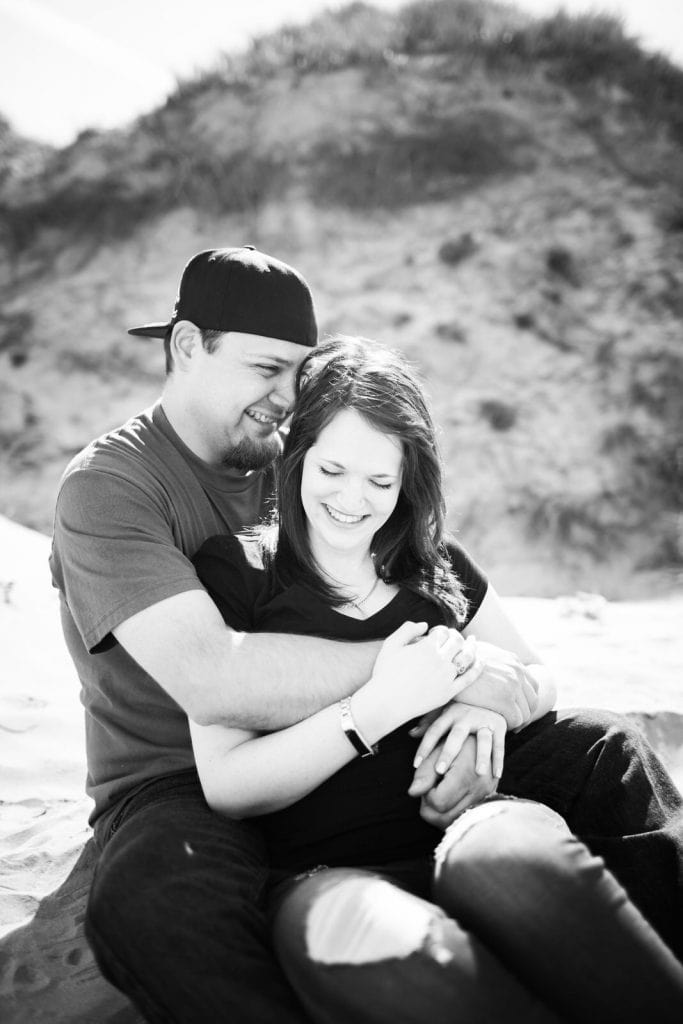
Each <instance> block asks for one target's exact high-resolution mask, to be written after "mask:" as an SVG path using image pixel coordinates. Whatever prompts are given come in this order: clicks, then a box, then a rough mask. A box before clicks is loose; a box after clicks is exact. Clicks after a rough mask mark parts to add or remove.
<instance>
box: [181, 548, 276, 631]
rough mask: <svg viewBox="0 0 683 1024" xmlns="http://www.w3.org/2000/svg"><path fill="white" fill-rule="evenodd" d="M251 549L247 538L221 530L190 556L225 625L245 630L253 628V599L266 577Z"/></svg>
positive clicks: (256, 596) (255, 599)
mask: <svg viewBox="0 0 683 1024" xmlns="http://www.w3.org/2000/svg"><path fill="white" fill-rule="evenodd" d="M247 545H248V549H249V551H250V554H251V559H250V558H249V557H248V556H247V547H246V546H247ZM253 549H254V544H253V543H250V542H249V541H246V542H245V541H243V540H240V538H239V537H236V536H233V535H232V534H220V535H217V536H215V537H209V539H208V540H206V541H205V542H204V543H203V544H202V546H201V547H200V549H199V551H198V552H197V553H196V555H195V556H194V558H193V562H194V565H195V568H196V570H197V575H198V576H199V579H200V580H201V581H202V583H203V584H204V586H205V587H206V589H207V590H208V592H209V595H210V596H211V598H212V600H213V601H214V603H215V604H216V606H217V607H218V610H219V611H220V613H221V615H222V616H223V619H224V620H225V622H226V623H227V625H228V626H230V627H231V628H232V629H236V630H244V631H246V632H248V631H250V630H252V629H253V628H254V608H255V603H256V601H257V600H258V595H259V592H260V591H261V589H262V587H263V584H264V579H265V572H264V570H263V568H262V567H261V566H260V565H259V564H258V562H259V559H258V558H255V557H254V556H255V551H254V550H253Z"/></svg>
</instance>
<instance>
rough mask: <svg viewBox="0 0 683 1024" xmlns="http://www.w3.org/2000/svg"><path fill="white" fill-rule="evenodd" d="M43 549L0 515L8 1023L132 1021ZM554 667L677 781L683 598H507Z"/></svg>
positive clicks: (1, 882) (682, 758)
mask: <svg viewBox="0 0 683 1024" xmlns="http://www.w3.org/2000/svg"><path fill="white" fill-rule="evenodd" d="M48 553H49V540H48V538H47V537H45V536H43V535H42V534H38V533H35V532H33V531H31V530H27V529H26V528H24V527H21V526H18V525H17V524H15V523H12V522H10V521H9V520H6V519H3V518H2V517H0V639H1V650H2V655H1V664H0V740H1V744H2V747H1V750H2V753H1V755H0V761H1V765H2V791H1V794H0V804H1V808H2V815H1V818H0V864H1V865H2V866H1V867H0V1019H2V1020H3V1021H5V1022H7V1024H10V1022H11V1024H23V1022H26V1024H29V1022H30V1024H34V1022H39V1021H46V1022H47V1021H52V1022H57V1021H68V1022H69V1024H93V1022H97V1024H100V1022H105V1021H111V1022H116V1024H127V1022H134V1021H137V1020H138V1017H137V1016H136V1014H135V1012H134V1011H133V1010H132V1009H131V1008H130V1007H129V1005H128V1004H127V1003H126V1002H125V1001H124V1000H123V999H122V997H120V996H119V994H118V993H117V992H115V991H114V989H112V988H111V987H110V986H108V985H107V983H106V982H104V980H103V979H102V978H101V977H100V976H99V973H98V972H97V969H96V967H95V965H94V962H93V960H92V956H91V954H90V951H89V949H88V947H87V945H86V943H85V940H84V938H83V934H82V914H83V906H84V899H85V894H86V892H87V889H88V885H89V881H90V877H91V873H92V867H93V863H94V851H93V848H92V843H90V842H89V836H90V833H89V830H88V828H87V816H88V812H89V802H88V800H87V799H86V798H85V797H84V796H83V780H84V777H85V760H84V754H83V719H82V712H81V707H80V704H79V701H78V683H77V680H76V677H75V673H74V670H73V668H72V666H71V663H70V660H69V657H68V654H67V652H66V649H65V647H64V644H63V641H62V636H61V630H60V624H59V615H58V603H57V597H56V593H55V592H54V591H53V590H52V588H51V586H50V582H49V574H48V569H47V557H48ZM507 605H508V608H509V611H510V613H511V614H512V616H513V617H514V618H515V619H516V620H517V622H518V623H519V625H520V626H521V627H522V629H523V631H524V632H525V634H526V635H527V636H528V637H529V639H530V640H532V641H533V642H534V643H535V645H536V646H537V648H538V649H539V651H540V652H541V654H542V655H543V657H544V659H545V660H546V661H548V662H550V663H551V664H553V666H554V667H555V669H556V672H557V677H558V682H559V689H560V700H559V703H560V705H561V706H573V705H579V704H580V705H588V706H592V707H609V708H612V709H614V710H617V711H621V712H626V713H632V714H637V715H638V720H639V722H640V724H641V725H643V726H644V728H645V729H646V731H647V733H648V735H649V736H650V738H651V739H652V741H653V742H654V743H655V745H656V746H657V749H658V750H659V752H660V754H661V756H662V757H663V759H664V760H665V761H666V762H667V764H668V765H669V767H670V768H671V770H672V772H673V773H674V777H675V778H676V779H677V782H678V784H679V785H681V783H683V685H681V683H682V680H681V675H682V667H683V629H682V628H681V624H682V623H683V594H682V595H677V596H671V597H668V598H666V599H660V600H656V601H652V602H643V603H631V602H629V603H616V602H609V603H608V602H606V601H604V600H603V599H602V598H601V597H599V596H598V595H573V596H571V597H563V598H557V599H554V600H547V599H535V598H509V599H507Z"/></svg>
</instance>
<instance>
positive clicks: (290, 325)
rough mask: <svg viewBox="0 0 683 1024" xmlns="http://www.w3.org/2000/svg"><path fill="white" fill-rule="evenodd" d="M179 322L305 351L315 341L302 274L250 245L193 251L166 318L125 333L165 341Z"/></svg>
mask: <svg viewBox="0 0 683 1024" xmlns="http://www.w3.org/2000/svg"><path fill="white" fill-rule="evenodd" d="M178 320H190V321H191V322H192V323H193V324H195V325H196V326H197V327H201V328H202V329H204V330H213V331H240V332H242V333H244V334H262V335H265V336H266V337H269V338H280V339H281V340H282V341H293V342H294V343H295V344H297V345H306V346H308V347H309V348H312V347H313V346H314V345H315V344H316V343H317V340H318V328H317V325H316V322H315V311H314V309H313V299H312V297H311V291H310V289H309V287H308V285H307V284H306V282H305V281H304V279H303V277H302V276H301V274H299V273H298V271H296V270H294V268H293V267H290V266H288V265H287V264H286V263H282V262H281V261H280V260H276V259H274V258H273V257H272V256H266V254H265V253H263V252H259V251H258V250H257V249H255V248H254V246H253V245H242V246H240V247H239V248H236V249H207V250H205V251H204V252H198V253H197V255H196V256H193V257H192V259H191V260H190V262H189V263H188V264H187V266H186V267H185V269H184V271H183V276H182V277H181V279H180V287H179V289H178V297H177V298H176V303H175V308H174V310H173V315H172V316H171V319H170V320H169V321H167V322H166V323H154V324H143V325H142V326H141V327H131V328H130V330H129V331H128V333H129V334H135V335H138V336H140V337H143V338H165V337H166V334H167V332H168V331H169V330H170V329H171V328H172V327H173V326H174V324H176V323H177V322H178Z"/></svg>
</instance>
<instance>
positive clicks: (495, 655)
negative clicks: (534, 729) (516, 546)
mask: <svg viewBox="0 0 683 1024" xmlns="http://www.w3.org/2000/svg"><path fill="white" fill-rule="evenodd" d="M463 634H464V635H465V636H476V637H477V641H478V643H477V656H478V659H479V660H480V662H481V672H480V674H479V676H478V678H477V679H476V680H475V681H474V682H473V683H471V684H470V685H469V686H467V687H466V688H464V689H463V690H461V691H460V693H459V694H458V700H459V701H462V703H463V704H474V705H476V706H477V707H483V708H489V710H491V711H497V712H498V714H500V715H502V716H503V718H504V719H505V720H506V722H507V725H508V728H509V729H519V728H522V727H523V726H525V725H528V724H529V722H533V721H535V720H536V719H537V718H540V717H541V716H542V715H545V714H546V713H547V712H548V711H550V710H551V709H552V708H553V707H554V705H555V700H556V697H557V691H556V688H555V683H554V681H553V679H552V675H551V673H550V671H549V669H548V668H547V667H546V666H545V665H542V664H541V659H540V658H539V656H538V654H537V653H536V652H535V651H534V649H533V648H532V647H531V646H530V645H529V644H528V643H527V641H526V640H525V639H524V637H523V636H522V634H521V633H520V632H519V630H518V629H517V627H516V626H515V625H514V623H513V622H512V621H511V620H510V618H509V617H508V615H507V613H506V612H505V610H504V608H503V605H502V602H501V600H500V598H499V597H498V594H497V593H496V592H495V590H494V589H493V588H492V587H489V588H488V590H487V592H486V596H485V598H484V600H483V601H482V603H481V605H480V607H479V609H478V610H477V613H476V614H475V615H474V616H473V618H472V620H471V621H470V622H469V623H468V625H467V626H466V627H465V629H464V630H463Z"/></svg>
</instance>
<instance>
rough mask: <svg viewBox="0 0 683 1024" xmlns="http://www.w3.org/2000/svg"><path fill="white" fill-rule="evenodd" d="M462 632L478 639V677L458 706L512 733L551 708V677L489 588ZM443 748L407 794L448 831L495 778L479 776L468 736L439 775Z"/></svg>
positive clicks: (430, 819) (426, 764)
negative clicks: (493, 718)
mask: <svg viewBox="0 0 683 1024" xmlns="http://www.w3.org/2000/svg"><path fill="white" fill-rule="evenodd" d="M463 633H464V635H465V636H475V635H476V637H477V638H478V639H477V645H476V649H477V658H476V661H477V662H478V664H479V674H478V675H477V678H476V679H475V680H474V682H472V683H470V684H469V685H468V686H467V687H464V688H463V689H462V690H461V691H460V693H459V694H458V697H457V700H458V701H459V702H462V703H464V704H472V705H474V706H478V707H485V708H489V709H490V710H491V711H497V712H498V713H499V714H500V715H502V716H503V718H505V720H506V722H507V725H508V728H512V729H520V728H524V726H525V725H528V724H529V723H530V722H532V721H535V720H536V719H537V718H540V717H541V716H542V715H544V714H546V713H547V712H548V711H550V710H551V709H552V708H553V706H554V704H555V699H556V688H555V683H554V681H553V679H552V675H551V673H550V671H549V670H548V669H547V667H546V666H545V665H542V664H541V662H540V658H539V657H538V655H537V654H536V652H535V651H534V650H533V648H532V647H530V645H529V644H528V643H527V642H526V640H525V639H524V638H523V636H522V635H521V634H520V632H519V631H518V629H517V627H516V626H515V625H514V623H512V622H511V620H510V619H509V618H508V616H507V614H506V612H505V610H504V609H503V606H502V602H501V600H500V598H499V597H498V595H497V594H496V592H495V590H493V588H491V587H489V588H488V590H487V592H486V596H485V598H484V600H483V601H482V603H481V606H480V607H479V609H478V611H477V613H476V615H474V616H473V618H472V620H471V622H470V623H469V624H468V626H466V627H465V629H464V630H463ZM473 671H474V670H473ZM442 746H443V744H439V746H437V747H436V748H435V749H434V751H433V752H432V753H431V754H430V755H429V756H428V757H426V758H425V760H424V761H423V762H422V764H420V766H419V768H418V769H417V771H416V772H415V776H414V779H413V783H412V785H411V787H410V790H409V792H410V794H411V796H416V797H417V796H419V797H421V810H420V813H421V815H422V817H423V818H424V819H425V821H428V822H429V823H430V824H432V825H436V826H438V827H440V828H447V827H448V825H450V823H451V822H452V821H454V820H455V818H457V816H458V815H459V814H461V813H462V812H463V811H464V810H466V809H467V807H470V806H472V805H473V804H475V803H478V802H479V801H480V800H482V799H483V798H484V797H485V796H487V795H488V794H489V793H492V792H494V791H495V789H496V786H497V784H498V780H497V779H495V778H494V777H493V775H492V774H491V773H490V772H487V773H486V775H483V776H482V775H477V773H476V770H475V761H474V757H475V748H476V744H474V743H473V741H472V737H470V738H469V740H468V742H467V743H466V745H465V746H464V747H463V749H462V750H461V752H460V753H459V754H458V756H457V757H456V758H455V760H454V761H453V762H452V764H451V766H450V768H449V769H448V771H447V772H446V774H445V775H441V774H439V773H437V772H436V764H437V763H438V761H439V759H440V756H441V749H442Z"/></svg>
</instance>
